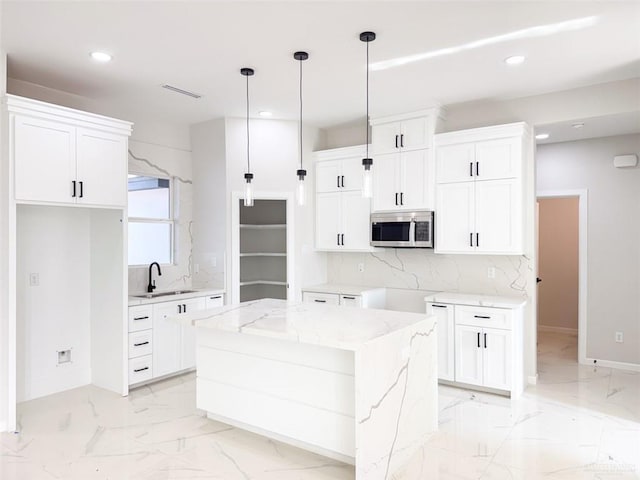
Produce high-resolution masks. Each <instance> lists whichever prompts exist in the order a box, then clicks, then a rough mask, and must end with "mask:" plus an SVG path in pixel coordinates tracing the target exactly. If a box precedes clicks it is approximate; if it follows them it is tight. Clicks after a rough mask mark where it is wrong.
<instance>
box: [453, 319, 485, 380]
mask: <svg viewBox="0 0 640 480" xmlns="http://www.w3.org/2000/svg"><path fill="white" fill-rule="evenodd" d="M455 332H456V348H455V349H456V354H455V358H456V360H455V363H456V367H455V370H456V382H462V383H468V384H470V385H482V373H483V372H482V355H483V348H481V345H482V338H481V337H482V335H481V333H482V332H481V329H480V328H477V327H470V326H467V325H456V327H455Z"/></svg>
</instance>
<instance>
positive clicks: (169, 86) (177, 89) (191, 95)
mask: <svg viewBox="0 0 640 480" xmlns="http://www.w3.org/2000/svg"><path fill="white" fill-rule="evenodd" d="M162 88H166V89H167V90H171V91H172V92H176V93H181V94H182V95H186V96H187V97H191V98H202V95H198V94H197V93H193V92H189V91H188V90H183V89H181V88H178V87H174V86H173V85H168V84H166V83H165V84H164V85H162Z"/></svg>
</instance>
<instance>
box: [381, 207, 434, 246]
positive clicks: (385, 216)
mask: <svg viewBox="0 0 640 480" xmlns="http://www.w3.org/2000/svg"><path fill="white" fill-rule="evenodd" d="M371 245H372V246H374V247H413V248H433V212H432V211H430V210H421V211H416V212H380V213H372V214H371Z"/></svg>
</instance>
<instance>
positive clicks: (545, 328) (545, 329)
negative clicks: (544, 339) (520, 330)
mask: <svg viewBox="0 0 640 480" xmlns="http://www.w3.org/2000/svg"><path fill="white" fill-rule="evenodd" d="M538 331H540V332H553V333H570V334H571V335H578V329H577V328H566V327H552V326H551V325H540V324H538Z"/></svg>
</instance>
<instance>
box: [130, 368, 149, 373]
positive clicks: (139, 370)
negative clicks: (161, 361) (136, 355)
mask: <svg viewBox="0 0 640 480" xmlns="http://www.w3.org/2000/svg"><path fill="white" fill-rule="evenodd" d="M145 370H149V367H143V368H135V369H134V370H133V371H134V372H135V373H138V372H144V371H145Z"/></svg>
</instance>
